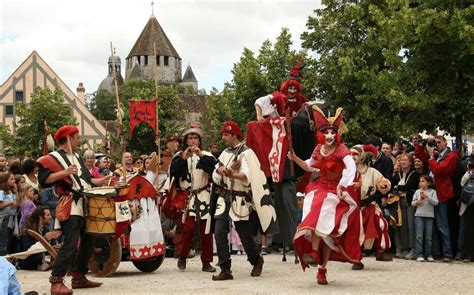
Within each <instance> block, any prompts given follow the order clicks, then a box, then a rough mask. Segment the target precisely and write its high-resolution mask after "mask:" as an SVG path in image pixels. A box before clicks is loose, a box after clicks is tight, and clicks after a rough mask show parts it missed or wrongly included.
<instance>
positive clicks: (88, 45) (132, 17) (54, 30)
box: [0, 0, 320, 93]
mask: <svg viewBox="0 0 474 295" xmlns="http://www.w3.org/2000/svg"><path fill="white" fill-rule="evenodd" d="M319 7H320V0H232V1H231V0H220V1H219V0H154V5H153V12H154V15H155V17H156V18H157V19H158V21H159V22H160V24H161V26H162V28H163V29H164V31H165V33H166V34H167V36H168V38H169V39H170V41H171V43H172V44H173V46H174V47H175V48H176V50H177V51H178V53H179V55H180V56H181V58H182V59H183V61H182V64H183V73H184V70H185V68H186V66H187V65H188V64H190V65H191V66H192V68H193V71H194V74H195V75H196V78H197V79H198V82H199V88H200V89H202V88H204V89H206V90H207V91H209V90H210V89H211V88H212V87H216V88H217V89H219V90H221V89H222V87H223V85H224V83H225V82H227V81H230V80H231V79H232V74H231V70H232V67H233V64H234V63H236V62H238V60H239V58H240V56H241V53H242V51H243V49H244V47H247V48H249V49H251V50H253V51H254V52H258V49H259V48H260V46H261V44H262V42H263V41H264V40H265V39H270V41H272V42H273V41H275V39H276V37H277V36H278V35H279V33H280V31H281V28H282V27H287V28H289V29H290V33H291V34H292V37H293V48H294V49H296V50H298V49H299V48H300V47H301V42H300V35H301V33H302V32H304V31H305V30H306V22H307V20H308V17H309V16H310V15H314V10H315V9H317V8H319ZM151 14H152V5H151V0H82V1H65V0H0V83H3V82H4V81H5V80H6V79H7V78H8V77H9V76H10V75H11V73H12V72H13V71H14V70H15V69H16V68H17V67H18V66H19V65H20V63H21V62H23V61H24V60H25V59H26V57H27V56H28V55H29V54H30V53H31V52H32V51H33V50H36V51H37V52H38V53H39V54H40V56H41V57H42V58H43V59H44V60H45V61H46V62H47V63H48V64H49V65H50V66H51V67H52V69H53V70H54V71H55V72H56V73H57V74H58V75H59V76H60V77H61V79H62V80H63V81H64V82H65V83H66V84H67V85H68V86H69V87H70V88H71V89H72V90H73V91H74V92H75V90H76V87H77V85H78V83H79V82H83V83H84V86H85V88H86V93H92V92H94V91H96V90H97V87H98V85H99V84H100V82H101V81H102V79H104V78H105V77H106V76H107V60H108V57H109V55H110V42H113V45H114V47H115V48H116V54H117V55H118V56H120V57H121V58H122V63H124V60H125V57H126V56H127V55H128V53H129V52H130V50H131V49H132V47H133V45H134V44H135V41H136V40H137V38H138V36H139V35H140V33H141V31H142V30H143V28H144V27H145V24H146V23H147V21H148V19H149V18H150V16H151ZM122 76H125V68H124V67H122Z"/></svg>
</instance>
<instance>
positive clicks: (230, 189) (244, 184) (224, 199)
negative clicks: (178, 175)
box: [212, 145, 252, 221]
mask: <svg viewBox="0 0 474 295" xmlns="http://www.w3.org/2000/svg"><path fill="white" fill-rule="evenodd" d="M239 147H240V145H239V146H237V147H236V148H232V149H229V148H228V149H226V150H224V152H223V153H222V154H221V155H220V157H219V162H220V163H223V164H224V165H225V164H227V163H228V166H231V165H232V163H233V162H234V160H237V159H238V160H240V162H241V165H240V172H242V173H243V174H245V177H246V180H245V181H241V180H238V179H230V178H228V177H222V176H221V175H220V174H218V173H217V169H216V170H214V173H213V174H212V178H213V180H214V182H215V183H216V184H218V185H220V186H221V187H222V188H223V189H224V193H222V194H220V195H219V198H218V199H217V205H216V213H215V215H214V218H216V219H231V220H233V221H239V220H249V215H250V212H252V199H251V198H252V197H251V193H250V183H249V181H248V180H249V179H250V173H249V172H250V171H249V165H248V162H247V158H246V157H244V155H243V153H245V152H246V151H247V150H249V148H248V147H244V148H241V150H242V153H241V154H240V155H239V156H237V155H236V154H235V153H234V152H236V151H237V150H238V149H239ZM244 149H245V150H244ZM220 163H219V164H220ZM219 164H217V166H216V168H218V167H219Z"/></svg>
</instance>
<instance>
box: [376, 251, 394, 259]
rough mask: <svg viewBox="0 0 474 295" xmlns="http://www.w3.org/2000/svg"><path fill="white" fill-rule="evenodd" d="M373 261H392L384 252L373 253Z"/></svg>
mask: <svg viewBox="0 0 474 295" xmlns="http://www.w3.org/2000/svg"><path fill="white" fill-rule="evenodd" d="M375 260H377V261H393V258H392V257H390V256H387V255H386V254H385V252H384V251H377V252H375Z"/></svg>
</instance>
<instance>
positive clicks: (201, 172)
mask: <svg viewBox="0 0 474 295" xmlns="http://www.w3.org/2000/svg"><path fill="white" fill-rule="evenodd" d="M202 137H203V132H202V130H201V128H200V127H199V126H197V125H192V126H191V127H190V128H188V129H187V130H186V131H185V132H184V133H183V141H184V143H185V145H186V149H185V150H184V151H181V152H179V153H177V154H176V155H175V157H174V158H173V159H172V161H171V166H170V177H171V178H173V177H174V179H175V180H174V181H175V187H176V190H177V192H176V195H175V196H174V198H175V199H182V200H183V201H184V204H182V208H180V209H182V210H181V213H180V214H177V219H178V220H177V221H178V223H180V222H181V223H182V229H183V231H182V239H181V252H180V254H179V259H178V268H179V269H180V270H185V269H186V258H187V257H188V253H189V249H190V246H191V241H192V239H193V236H194V230H195V228H196V224H198V223H199V226H200V228H199V230H200V236H199V237H200V243H201V261H202V271H205V272H215V271H216V268H215V267H213V266H212V265H211V262H212V259H213V257H212V247H213V245H212V234H211V214H210V203H211V195H210V183H209V180H210V175H211V174H212V171H213V170H214V166H215V165H216V159H215V158H214V156H213V155H212V154H211V153H209V152H206V151H203V150H202Z"/></svg>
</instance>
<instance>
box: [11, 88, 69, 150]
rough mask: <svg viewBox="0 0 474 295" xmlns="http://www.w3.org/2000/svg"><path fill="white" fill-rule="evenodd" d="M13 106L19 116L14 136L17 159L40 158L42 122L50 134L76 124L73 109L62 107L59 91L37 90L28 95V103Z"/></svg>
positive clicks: (61, 96)
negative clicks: (29, 99)
mask: <svg viewBox="0 0 474 295" xmlns="http://www.w3.org/2000/svg"><path fill="white" fill-rule="evenodd" d="M15 107H16V114H17V115H18V117H19V121H18V127H17V128H16V133H15V146H16V147H17V151H16V152H17V156H23V155H25V154H27V155H31V156H33V157H38V156H41V155H42V152H43V137H44V122H45V121H46V122H47V123H48V126H49V129H50V131H51V132H52V133H53V134H54V132H55V131H56V130H57V129H58V128H60V127H61V126H64V125H77V122H76V119H75V118H74V116H73V114H72V109H71V108H70V107H69V106H67V105H65V104H64V94H63V92H62V90H61V88H56V89H55V90H54V91H51V89H49V88H47V87H46V88H40V87H37V88H35V89H34V91H33V93H32V94H31V102H30V103H28V104H26V103H17V104H16V105H15Z"/></svg>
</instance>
